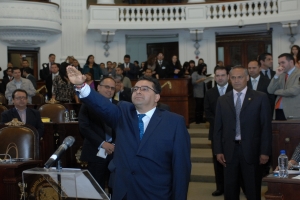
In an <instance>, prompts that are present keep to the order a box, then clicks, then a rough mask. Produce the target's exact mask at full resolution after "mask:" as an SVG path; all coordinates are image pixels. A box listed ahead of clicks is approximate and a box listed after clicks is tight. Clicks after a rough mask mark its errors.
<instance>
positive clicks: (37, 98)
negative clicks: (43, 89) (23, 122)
mask: <svg viewBox="0 0 300 200" xmlns="http://www.w3.org/2000/svg"><path fill="white" fill-rule="evenodd" d="M44 103H45V97H44V95H42V94H40V93H36V94H35V95H34V96H33V97H32V104H35V105H42V104H44Z"/></svg>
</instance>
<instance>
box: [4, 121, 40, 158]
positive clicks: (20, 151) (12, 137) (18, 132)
mask: <svg viewBox="0 0 300 200" xmlns="http://www.w3.org/2000/svg"><path fill="white" fill-rule="evenodd" d="M0 128H1V129H0V153H1V154H4V153H8V154H9V155H10V156H11V158H24V159H28V158H31V159H33V160H38V159H39V133H38V131H37V130H36V129H35V128H34V127H32V126H30V125H23V126H6V125H1V126H0ZM3 157H4V156H1V158H3ZM6 158H9V157H6Z"/></svg>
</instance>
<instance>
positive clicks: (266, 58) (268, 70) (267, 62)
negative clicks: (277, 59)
mask: <svg viewBox="0 0 300 200" xmlns="http://www.w3.org/2000/svg"><path fill="white" fill-rule="evenodd" d="M258 62H259V65H260V67H261V69H260V74H261V75H262V76H265V77H266V78H268V79H272V78H273V77H274V75H275V71H273V70H272V68H273V57H272V54H270V53H263V54H261V55H259V57H258Z"/></svg>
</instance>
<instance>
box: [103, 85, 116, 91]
mask: <svg viewBox="0 0 300 200" xmlns="http://www.w3.org/2000/svg"><path fill="white" fill-rule="evenodd" d="M100 86H102V87H104V88H105V89H107V90H109V89H111V90H113V91H114V90H116V88H115V87H110V86H109V85H100Z"/></svg>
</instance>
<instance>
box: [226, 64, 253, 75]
mask: <svg viewBox="0 0 300 200" xmlns="http://www.w3.org/2000/svg"><path fill="white" fill-rule="evenodd" d="M234 69H243V70H244V72H245V74H246V75H247V76H248V75H249V73H248V69H247V68H246V67H243V66H242V65H236V66H234V67H232V68H231V70H230V72H231V71H232V70H234ZM230 72H229V73H230Z"/></svg>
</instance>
